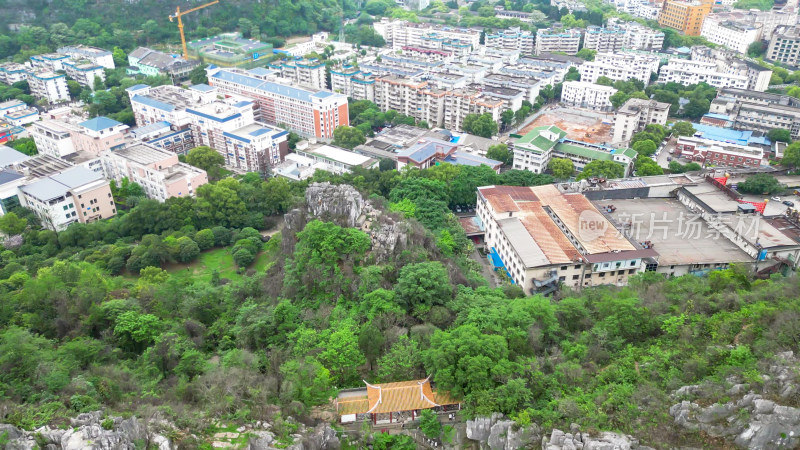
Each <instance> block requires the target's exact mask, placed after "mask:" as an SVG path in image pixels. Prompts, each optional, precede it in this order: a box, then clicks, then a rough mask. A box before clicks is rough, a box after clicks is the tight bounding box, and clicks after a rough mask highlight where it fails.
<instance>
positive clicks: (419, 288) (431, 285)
mask: <svg viewBox="0 0 800 450" xmlns="http://www.w3.org/2000/svg"><path fill="white" fill-rule="evenodd" d="M395 293H396V294H397V298H398V300H400V302H401V303H402V304H403V305H404V306H405V308H406V311H409V312H413V313H414V315H416V316H417V317H423V316H424V315H425V314H427V313H428V311H430V308H431V307H433V306H436V305H444V304H445V302H446V301H447V300H449V299H450V297H451V296H452V287H451V286H450V278H449V276H448V275H447V269H445V267H444V266H443V265H442V264H441V263H440V262H438V261H434V262H423V263H416V264H408V265H406V266H404V267H403V268H402V269H400V276H399V277H398V279H397V285H396V286H395Z"/></svg>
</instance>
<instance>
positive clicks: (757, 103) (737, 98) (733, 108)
mask: <svg viewBox="0 0 800 450" xmlns="http://www.w3.org/2000/svg"><path fill="white" fill-rule="evenodd" d="M709 113H710V114H715V115H717V116H723V117H726V118H727V122H730V123H732V124H733V127H734V128H736V129H746V130H755V131H761V132H764V133H767V132H769V130H771V129H773V128H783V129H786V130H789V131H790V132H791V133H792V139H800V100H798V99H796V98H794V97H791V96H788V95H780V94H769V93H766V92H756V91H748V90H744V89H733V88H725V89H720V90H719V91H717V98H715V99H714V101H712V102H711V108H710V110H709Z"/></svg>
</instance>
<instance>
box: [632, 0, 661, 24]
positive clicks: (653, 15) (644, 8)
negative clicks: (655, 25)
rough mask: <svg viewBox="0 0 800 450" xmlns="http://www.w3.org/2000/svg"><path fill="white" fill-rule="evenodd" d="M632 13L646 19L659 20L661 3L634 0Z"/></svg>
mask: <svg viewBox="0 0 800 450" xmlns="http://www.w3.org/2000/svg"><path fill="white" fill-rule="evenodd" d="M631 14H632V15H634V16H636V17H641V18H643V19H646V20H658V18H659V16H661V5H660V4H658V3H650V2H649V1H647V0H641V1H637V2H634V7H633V12H632V13H631Z"/></svg>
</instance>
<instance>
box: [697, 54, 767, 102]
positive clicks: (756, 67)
mask: <svg viewBox="0 0 800 450" xmlns="http://www.w3.org/2000/svg"><path fill="white" fill-rule="evenodd" d="M691 58H692V61H701V62H707V63H714V64H716V65H717V71H718V72H720V73H726V74H729V75H739V76H744V77H747V87H746V89H748V90H751V91H765V90H767V88H768V87H769V80H770V78H771V77H772V69H768V68H766V67H763V66H761V65H760V64H757V63H755V62H753V61H750V60H749V59H743V58H739V57H738V54H737V53H735V52H733V51H731V50H725V49H720V48H709V47H705V46H701V45H696V46H694V47H692V50H691Z"/></svg>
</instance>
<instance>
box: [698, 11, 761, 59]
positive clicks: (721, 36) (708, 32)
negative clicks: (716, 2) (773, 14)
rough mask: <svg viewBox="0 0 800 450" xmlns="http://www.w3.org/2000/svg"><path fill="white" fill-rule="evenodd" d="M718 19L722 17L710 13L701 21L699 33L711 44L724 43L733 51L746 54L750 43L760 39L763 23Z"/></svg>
mask: <svg viewBox="0 0 800 450" xmlns="http://www.w3.org/2000/svg"><path fill="white" fill-rule="evenodd" d="M720 19H722V18H718V17H715V15H714V14H710V15H709V16H708V17H706V19H705V20H704V21H703V29H702V31H701V32H700V35H701V36H703V37H704V38H706V39H708V41H709V42H711V43H712V44H717V45H724V46H725V47H728V48H729V49H731V50H733V51H735V52H738V53H741V54H746V53H747V47H749V46H750V44H752V43H753V42H756V41H759V40H761V33H762V28H763V25H761V24H760V23H754V24H745V23H740V22H734V21H731V20H720Z"/></svg>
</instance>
